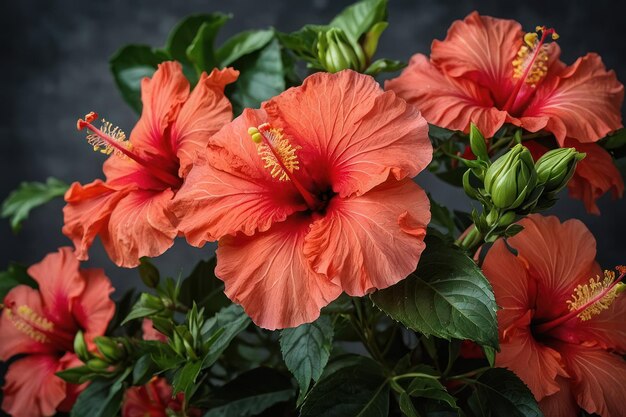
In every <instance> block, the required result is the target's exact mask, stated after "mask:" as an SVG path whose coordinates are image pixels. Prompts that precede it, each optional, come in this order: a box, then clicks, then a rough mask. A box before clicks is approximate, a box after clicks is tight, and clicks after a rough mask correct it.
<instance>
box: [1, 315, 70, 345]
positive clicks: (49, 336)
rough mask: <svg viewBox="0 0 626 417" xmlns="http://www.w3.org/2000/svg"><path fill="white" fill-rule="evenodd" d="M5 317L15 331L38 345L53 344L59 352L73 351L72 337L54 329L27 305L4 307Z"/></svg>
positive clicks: (52, 325) (48, 321)
mask: <svg viewBox="0 0 626 417" xmlns="http://www.w3.org/2000/svg"><path fill="white" fill-rule="evenodd" d="M6 307H7V308H6V315H7V317H8V318H9V320H10V321H11V323H12V324H13V326H15V328H16V329H17V330H19V331H20V332H22V333H24V334H25V335H27V336H28V337H30V338H31V339H33V340H34V341H36V342H38V343H46V344H53V345H54V346H55V347H58V348H59V350H69V351H71V350H72V349H73V344H74V336H73V335H72V334H70V333H68V332H63V331H59V330H58V329H55V327H54V323H52V322H51V321H50V320H48V319H47V318H45V317H43V316H40V315H39V314H37V313H36V312H35V311H33V309H32V308H30V307H29V306H27V305H20V306H15V305H13V306H6Z"/></svg>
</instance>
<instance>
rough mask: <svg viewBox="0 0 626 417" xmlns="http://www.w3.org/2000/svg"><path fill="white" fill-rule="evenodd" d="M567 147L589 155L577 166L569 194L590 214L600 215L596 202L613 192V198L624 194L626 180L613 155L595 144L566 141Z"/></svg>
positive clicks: (569, 184) (569, 185)
mask: <svg viewBox="0 0 626 417" xmlns="http://www.w3.org/2000/svg"><path fill="white" fill-rule="evenodd" d="M565 146H567V147H575V148H576V150H577V151H579V152H584V153H586V154H587V156H585V159H583V160H582V161H580V162H579V163H578V165H577V166H576V172H575V173H574V176H573V177H572V179H571V181H570V182H569V183H568V184H567V188H568V189H569V194H570V196H571V197H573V198H577V199H579V200H582V201H583V203H584V204H585V208H586V209H587V211H588V212H590V213H593V214H600V209H599V208H598V206H597V204H596V200H597V199H598V198H600V197H601V196H602V195H604V194H605V193H607V192H609V191H611V192H612V194H613V198H616V197H622V195H623V194H624V180H623V179H622V174H621V173H620V172H619V170H618V169H617V167H616V166H615V163H614V162H613V158H612V157H611V155H610V154H609V153H608V152H607V151H605V150H604V149H602V147H600V146H599V145H596V144H595V143H580V142H577V141H574V140H572V139H566V141H565Z"/></svg>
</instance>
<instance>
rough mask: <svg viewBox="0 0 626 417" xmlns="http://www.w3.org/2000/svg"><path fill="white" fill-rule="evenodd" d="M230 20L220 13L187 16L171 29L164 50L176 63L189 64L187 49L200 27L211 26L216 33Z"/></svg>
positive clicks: (227, 16)
mask: <svg viewBox="0 0 626 417" xmlns="http://www.w3.org/2000/svg"><path fill="white" fill-rule="evenodd" d="M230 18H231V16H230V15H225V14H222V13H208V14H206V13H203V14H195V15H191V16H188V17H186V18H185V19H183V20H182V21H181V22H180V23H178V24H177V25H176V26H175V27H174V28H173V29H172V31H171V32H170V34H169V37H168V39H167V42H166V43H165V50H166V51H167V52H168V53H169V54H170V55H171V57H172V58H173V59H175V60H176V61H179V62H181V63H189V59H188V56H187V48H189V46H190V45H191V44H192V42H193V41H194V40H195V39H196V37H197V34H198V31H199V30H200V27H201V26H203V25H207V24H208V25H209V26H211V25H213V26H214V28H215V32H217V30H219V28H221V27H222V26H223V25H224V24H225V23H226V22H227V21H228V20H229V19H230ZM213 37H215V34H213Z"/></svg>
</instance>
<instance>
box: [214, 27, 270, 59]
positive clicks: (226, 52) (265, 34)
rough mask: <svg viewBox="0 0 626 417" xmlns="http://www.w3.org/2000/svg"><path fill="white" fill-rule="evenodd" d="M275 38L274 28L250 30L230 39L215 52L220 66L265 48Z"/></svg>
mask: <svg viewBox="0 0 626 417" xmlns="http://www.w3.org/2000/svg"><path fill="white" fill-rule="evenodd" d="M273 38H274V31H273V30H248V31H245V32H241V33H238V34H237V35H235V36H233V37H232V38H230V39H228V40H227V41H226V42H224V44H223V45H222V46H221V47H220V48H219V49H218V50H217V52H216V53H215V58H216V60H217V62H219V65H220V67H227V66H229V65H230V64H232V63H233V62H235V61H236V60H238V59H239V58H241V57H243V56H245V55H248V54H251V53H252V52H256V51H258V50H259V49H261V48H263V47H264V46H265V45H267V44H268V43H269V42H270V41H271V40H272V39H273Z"/></svg>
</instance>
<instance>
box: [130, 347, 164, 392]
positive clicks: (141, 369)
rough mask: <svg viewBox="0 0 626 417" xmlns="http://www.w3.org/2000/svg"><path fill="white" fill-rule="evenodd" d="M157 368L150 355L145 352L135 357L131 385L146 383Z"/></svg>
mask: <svg viewBox="0 0 626 417" xmlns="http://www.w3.org/2000/svg"><path fill="white" fill-rule="evenodd" d="M158 370H159V369H157V367H156V364H155V363H154V361H153V360H152V355H151V354H150V353H145V354H144V355H142V356H141V357H139V359H137V362H135V366H133V385H143V384H146V383H147V382H148V381H149V380H150V378H152V376H153V375H154V374H155V373H156V372H157V371H158Z"/></svg>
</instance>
